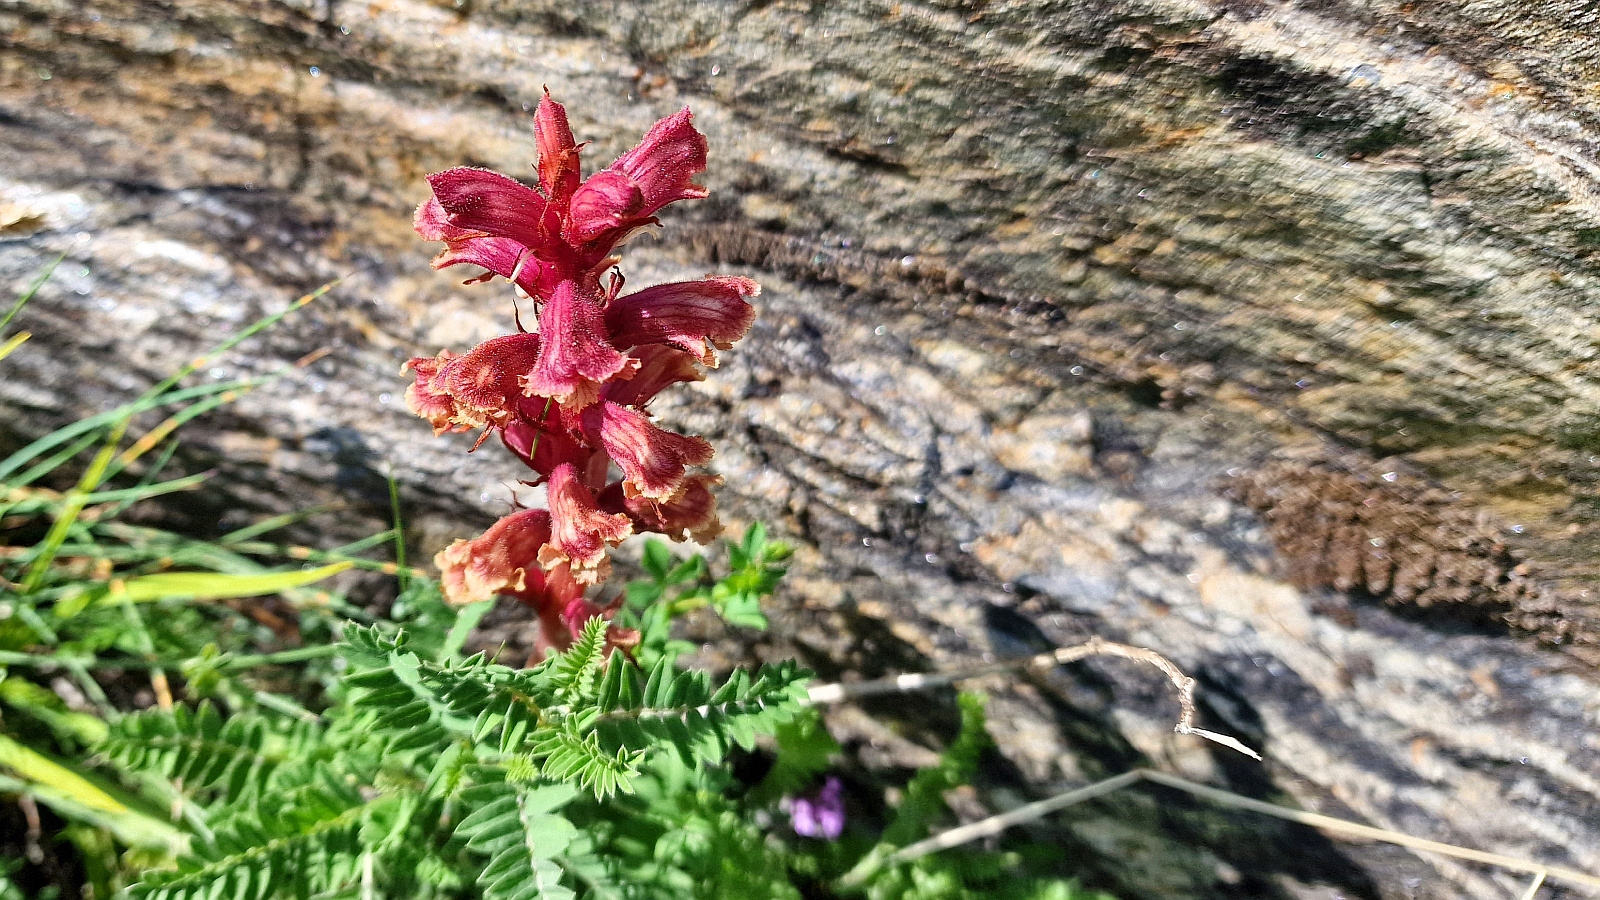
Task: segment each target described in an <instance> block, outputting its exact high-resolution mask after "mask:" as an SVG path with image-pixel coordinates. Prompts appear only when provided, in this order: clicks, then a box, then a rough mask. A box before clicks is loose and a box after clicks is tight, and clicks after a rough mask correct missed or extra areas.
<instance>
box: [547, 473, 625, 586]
mask: <svg viewBox="0 0 1600 900" xmlns="http://www.w3.org/2000/svg"><path fill="white" fill-rule="evenodd" d="M549 497H550V542H549V543H547V544H545V545H544V547H542V548H541V549H540V550H539V564H540V565H542V566H544V567H545V568H546V569H549V568H550V567H552V566H555V565H559V564H561V563H567V564H568V565H570V566H572V577H573V578H574V579H576V580H577V581H578V582H579V583H580V584H595V583H597V582H599V581H602V580H604V578H605V577H606V575H608V574H610V568H611V566H610V560H608V559H606V546H607V545H608V544H617V543H621V542H622V540H623V539H624V538H626V537H627V536H628V535H630V534H632V533H633V523H632V522H631V521H630V520H629V519H628V517H627V516H625V515H621V514H617V513H606V512H601V511H600V509H599V508H598V507H596V506H595V502H594V494H592V493H590V492H589V489H588V488H587V487H585V486H584V485H583V483H582V482H581V481H580V480H579V478H578V472H577V469H576V468H575V467H574V466H573V465H572V464H571V463H562V464H561V465H559V466H556V467H555V469H554V470H552V471H551V473H550V482H549Z"/></svg>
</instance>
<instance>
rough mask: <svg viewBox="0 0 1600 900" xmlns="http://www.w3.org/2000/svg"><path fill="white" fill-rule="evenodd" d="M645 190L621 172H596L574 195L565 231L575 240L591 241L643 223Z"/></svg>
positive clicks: (566, 235) (583, 242)
mask: <svg viewBox="0 0 1600 900" xmlns="http://www.w3.org/2000/svg"><path fill="white" fill-rule="evenodd" d="M643 208H644V194H643V193H642V192H641V191H640V190H639V186H638V185H637V184H634V183H633V180H632V179H630V178H628V176H626V175H624V174H622V173H621V172H612V171H609V170H608V171H605V172H599V173H596V174H595V175H594V176H593V177H591V178H590V179H589V180H588V181H585V182H584V183H583V184H582V186H580V187H579V188H578V190H577V193H574V194H573V195H572V205H571V207H570V209H569V210H568V213H567V224H566V227H565V228H563V229H562V230H561V234H562V236H563V237H565V238H566V239H567V240H568V241H570V242H571V243H574V244H587V243H588V242H590V241H592V240H594V239H596V238H598V237H600V236H601V235H603V234H606V233H607V232H617V231H621V230H622V229H624V228H628V227H631V226H632V225H635V224H639V222H638V220H639V219H641V218H648V217H641V216H639V215H638V212H639V210H640V209H643Z"/></svg>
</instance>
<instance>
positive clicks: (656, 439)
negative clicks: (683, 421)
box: [583, 402, 712, 500]
mask: <svg viewBox="0 0 1600 900" xmlns="http://www.w3.org/2000/svg"><path fill="white" fill-rule="evenodd" d="M583 433H584V437H586V438H588V439H589V441H590V442H591V443H596V444H599V445H600V446H601V447H604V448H605V451H606V453H607V454H609V455H610V456H611V459H612V460H613V461H615V462H616V464H617V465H618V466H619V467H621V469H622V474H623V481H622V490H623V494H624V496H627V497H648V498H650V499H652V500H665V499H666V498H668V497H671V496H672V495H673V494H675V493H677V491H678V487H679V486H680V485H682V484H683V474H684V469H686V468H687V467H688V466H703V465H705V464H706V463H708V462H710V461H711V454H712V449H711V445H710V444H709V443H707V442H706V441H705V439H704V438H698V437H689V436H687V435H682V434H674V433H673V432H670V431H667V430H666V429H664V428H661V427H659V426H657V425H656V424H655V423H654V422H651V421H650V419H649V418H647V417H646V416H645V414H644V413H642V412H639V411H638V410H634V409H629V408H628V407H625V406H618V405H617V404H615V403H610V402H603V403H597V404H595V405H594V406H591V407H589V408H588V409H586V410H584V412H583Z"/></svg>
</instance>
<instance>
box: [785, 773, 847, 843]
mask: <svg viewBox="0 0 1600 900" xmlns="http://www.w3.org/2000/svg"><path fill="white" fill-rule="evenodd" d="M789 824H790V825H791V826H792V827H793V828H794V833H795V834H798V835H800V836H801V837H820V838H826V839H827V840H830V841H831V840H833V839H834V838H837V837H838V836H839V834H840V833H841V832H843V831H844V785H843V784H841V783H840V782H839V779H837V778H835V777H833V776H832V775H829V776H828V778H827V780H826V781H824V782H823V783H822V787H821V788H820V789H819V790H817V791H816V792H814V793H812V794H808V795H805V796H801V797H795V798H794V799H793V800H790V801H789Z"/></svg>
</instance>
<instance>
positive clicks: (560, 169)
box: [533, 91, 582, 208]
mask: <svg viewBox="0 0 1600 900" xmlns="http://www.w3.org/2000/svg"><path fill="white" fill-rule="evenodd" d="M533 134H534V138H535V139H536V140H537V142H538V144H539V186H540V187H542V188H544V193H545V196H546V197H549V198H550V202H552V203H554V204H557V205H558V206H560V207H562V208H565V207H566V205H567V202H568V201H569V200H571V199H572V192H573V191H576V190H577V189H578V179H579V178H580V177H581V174H582V173H581V172H580V171H579V163H578V145H577V142H576V141H574V140H573V139H572V126H570V125H568V124H567V110H566V107H564V106H562V105H561V104H559V103H557V102H555V101H554V100H551V99H550V92H549V91H545V94H544V99H543V100H540V101H539V110H538V112H536V113H534V115H533Z"/></svg>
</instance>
